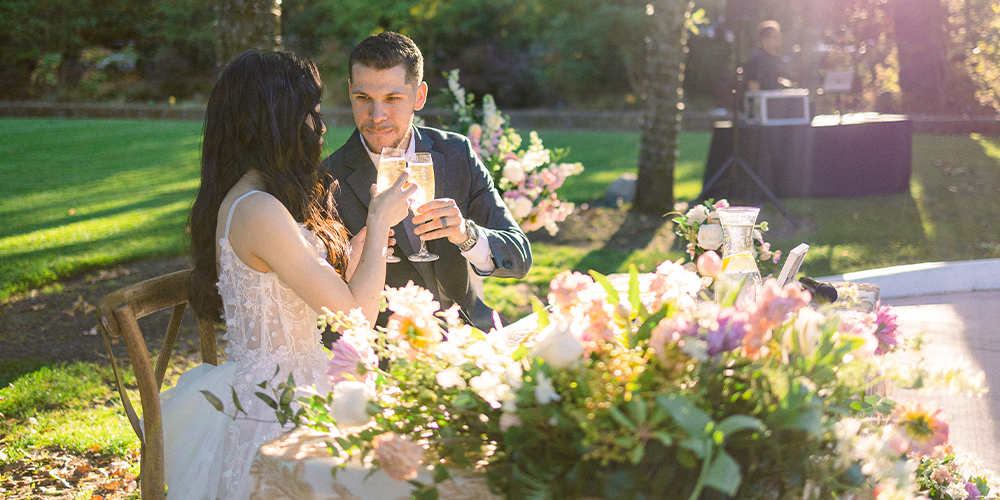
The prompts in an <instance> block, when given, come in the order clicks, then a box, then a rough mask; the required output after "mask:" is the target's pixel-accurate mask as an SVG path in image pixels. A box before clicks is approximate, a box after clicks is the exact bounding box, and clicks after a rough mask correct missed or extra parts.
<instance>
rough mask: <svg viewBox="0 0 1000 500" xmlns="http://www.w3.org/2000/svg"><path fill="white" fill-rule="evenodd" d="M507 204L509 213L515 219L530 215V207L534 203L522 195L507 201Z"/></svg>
mask: <svg viewBox="0 0 1000 500" xmlns="http://www.w3.org/2000/svg"><path fill="white" fill-rule="evenodd" d="M508 206H509V207H510V214H511V215H513V216H514V219H516V220H521V219H524V218H525V217H527V216H529V215H531V209H533V208H535V204H534V203H532V202H531V200H529V199H528V198H525V197H523V196H522V197H520V198H514V199H513V200H511V201H510V202H509V203H508Z"/></svg>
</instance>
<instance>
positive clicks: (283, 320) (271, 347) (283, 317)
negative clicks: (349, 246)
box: [218, 191, 326, 364]
mask: <svg viewBox="0 0 1000 500" xmlns="http://www.w3.org/2000/svg"><path fill="white" fill-rule="evenodd" d="M253 193H262V192H261V191H250V192H248V193H246V194H244V195H243V196H241V197H239V198H238V199H237V200H236V201H235V202H234V203H233V206H232V208H230V211H229V217H227V218H226V230H225V233H224V237H223V238H222V239H220V240H219V246H220V247H221V252H220V256H219V265H220V271H219V282H218V287H219V294H220V295H221V296H222V303H223V306H224V309H225V320H226V330H227V332H226V336H225V337H224V338H225V339H226V340H227V341H228V344H227V346H226V356H227V359H229V360H231V361H236V362H240V363H243V364H247V363H252V362H254V361H255V360H259V359H261V358H264V357H270V356H277V357H279V358H282V359H289V360H294V359H296V358H299V357H301V356H303V355H307V356H309V355H314V354H315V352H316V349H317V346H318V345H320V334H321V331H320V330H319V328H317V326H316V320H317V318H318V317H319V314H318V313H317V312H316V311H314V310H313V309H312V308H311V307H309V306H308V305H307V304H306V303H305V302H304V301H303V300H302V299H300V298H299V296H298V295H296V294H295V292H293V291H292V290H291V289H290V288H288V286H286V285H285V284H284V283H283V282H282V281H281V279H280V278H279V277H278V275H277V273H275V272H274V271H271V272H267V273H262V272H259V271H255V270H254V269H252V268H250V267H249V266H247V265H246V264H245V263H244V262H243V261H242V260H240V258H239V257H238V256H237V255H236V252H235V251H234V250H233V247H232V245H231V244H230V242H229V224H230V221H231V220H232V214H233V211H234V209H235V208H236V205H237V203H239V202H240V200H242V199H243V198H245V197H247V196H249V195H251V194H253ZM299 227H300V229H301V230H302V234H303V235H304V236H305V238H306V241H309V242H310V243H312V244H313V246H314V247H315V248H316V250H317V252H319V253H320V256H321V257H322V258H325V256H326V247H325V246H323V245H322V244H320V242H319V239H318V238H317V237H316V235H315V234H313V233H312V232H311V231H309V230H308V229H306V227H305V225H303V224H301V223H300V224H299Z"/></svg>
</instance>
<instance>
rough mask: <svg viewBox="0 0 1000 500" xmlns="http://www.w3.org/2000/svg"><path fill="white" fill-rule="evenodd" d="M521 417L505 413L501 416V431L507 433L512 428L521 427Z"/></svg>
mask: <svg viewBox="0 0 1000 500" xmlns="http://www.w3.org/2000/svg"><path fill="white" fill-rule="evenodd" d="M520 426H521V417H519V416H517V414H515V413H506V412H505V413H504V414H503V415H500V430H502V431H506V430H507V429H510V428H511V427H520Z"/></svg>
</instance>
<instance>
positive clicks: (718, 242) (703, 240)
mask: <svg viewBox="0 0 1000 500" xmlns="http://www.w3.org/2000/svg"><path fill="white" fill-rule="evenodd" d="M725 239H726V238H725V235H724V234H723V232H722V224H702V225H701V227H699V228H698V246H700V247H701V248H704V249H705V250H718V249H719V247H721V246H722V242H723V241H725Z"/></svg>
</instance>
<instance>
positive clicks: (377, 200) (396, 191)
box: [366, 170, 417, 242]
mask: <svg viewBox="0 0 1000 500" xmlns="http://www.w3.org/2000/svg"><path fill="white" fill-rule="evenodd" d="M409 179H410V172H409V171H408V170H407V171H404V172H403V173H402V174H401V175H400V176H399V178H397V179H396V180H395V181H394V182H393V183H392V184H391V185H390V186H389V188H388V189H385V190H383V191H379V190H378V189H376V185H375V184H372V187H371V195H372V201H371V203H369V204H368V219H367V221H366V226H367V228H368V237H369V238H371V237H372V236H373V234H380V233H381V232H383V231H384V233H385V238H386V239H385V241H386V242H388V241H389V236H390V232H391V231H392V227H393V226H395V225H396V224H399V223H400V222H402V221H403V219H405V218H406V216H407V211H408V210H409V206H410V205H409V199H410V198H411V197H412V196H413V193H415V192H416V191H417V186H416V184H412V183H409V182H408V181H409Z"/></svg>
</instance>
